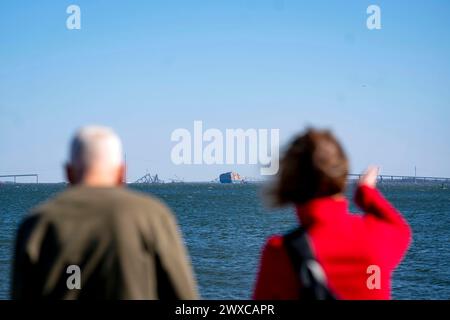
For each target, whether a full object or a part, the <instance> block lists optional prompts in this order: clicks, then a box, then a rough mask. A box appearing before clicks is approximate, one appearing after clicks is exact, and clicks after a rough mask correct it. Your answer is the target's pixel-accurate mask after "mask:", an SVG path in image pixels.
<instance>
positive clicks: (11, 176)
mask: <svg viewBox="0 0 450 320" xmlns="http://www.w3.org/2000/svg"><path fill="white" fill-rule="evenodd" d="M21 177H33V178H35V179H36V183H39V175H38V174H37V173H29V174H7V175H0V179H1V178H13V179H14V183H17V178H21Z"/></svg>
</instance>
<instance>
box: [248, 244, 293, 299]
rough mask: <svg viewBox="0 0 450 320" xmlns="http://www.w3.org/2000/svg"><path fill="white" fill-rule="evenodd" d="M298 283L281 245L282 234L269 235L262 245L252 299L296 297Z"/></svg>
mask: <svg viewBox="0 0 450 320" xmlns="http://www.w3.org/2000/svg"><path fill="white" fill-rule="evenodd" d="M298 292H299V284H298V281H297V277H296V275H295V273H294V270H293V267H292V265H291V261H290V260H289V256H288V255H287V252H286V250H285V249H284V245H283V237H282V236H273V237H271V238H270V239H269V240H268V241H267V243H266V245H265V246H264V249H263V252H262V257H261V265H260V270H259V273H258V276H257V280H256V286H255V291H254V293H253V299H255V300H290V299H298Z"/></svg>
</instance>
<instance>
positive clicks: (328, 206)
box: [253, 130, 411, 299]
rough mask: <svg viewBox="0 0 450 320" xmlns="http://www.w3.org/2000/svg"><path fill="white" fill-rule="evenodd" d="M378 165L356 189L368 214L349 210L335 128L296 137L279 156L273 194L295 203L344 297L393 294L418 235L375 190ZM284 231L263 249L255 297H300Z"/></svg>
mask: <svg viewBox="0 0 450 320" xmlns="http://www.w3.org/2000/svg"><path fill="white" fill-rule="evenodd" d="M377 175H378V169H377V168H375V167H370V168H369V169H368V170H367V172H366V173H365V174H364V175H363V177H362V178H361V180H360V182H359V184H358V187H357V189H356V194H355V202H356V204H357V205H358V206H359V207H360V208H361V209H362V210H363V211H364V214H363V215H353V214H350V213H349V209H348V201H347V200H346V198H345V196H344V191H345V187H346V181H347V176H348V160H347V157H346V155H345V153H344V151H343V149H342V147H341V146H340V144H339V142H338V141H337V140H336V139H335V137H334V136H333V135H332V134H331V133H330V132H328V131H317V130H308V131H307V132H306V133H305V134H304V135H302V136H299V137H297V138H296V139H295V140H294V141H293V143H292V144H291V145H290V147H289V149H288V150H287V152H286V154H285V156H284V158H283V159H282V161H281V163H280V172H279V175H278V180H277V182H276V183H275V187H274V188H273V190H272V196H273V199H274V201H275V204H278V205H285V204H292V205H294V206H295V208H296V212H297V216H298V219H299V221H300V225H301V226H302V227H303V228H304V229H306V231H307V235H308V236H309V242H310V246H311V249H312V251H313V253H314V255H315V258H316V260H317V261H318V262H319V264H320V265H321V267H322V269H323V270H324V272H325V275H326V280H327V285H328V288H329V289H330V290H331V292H332V293H333V294H334V296H335V297H336V298H338V299H390V297H391V276H392V272H393V271H394V269H395V267H396V266H397V265H398V264H399V263H400V261H401V259H402V257H403V255H404V254H405V252H406V250H407V248H408V245H409V243H410V239H411V230H410V228H409V226H408V224H407V222H406V221H405V220H404V219H403V218H402V216H401V215H400V213H399V212H398V211H397V210H396V209H395V208H394V207H393V206H392V205H391V204H390V203H389V202H388V201H387V200H386V199H385V198H384V197H383V196H382V195H381V193H380V192H379V191H378V190H377V189H376V181H377ZM284 242H285V240H284V238H283V237H282V236H280V235H275V236H272V237H271V238H269V239H268V241H267V243H266V245H265V247H264V249H263V253H262V258H261V266H260V270H259V274H258V277H257V282H256V287H255V292H254V295H253V297H254V298H255V299H299V298H301V297H300V292H301V291H300V288H301V283H300V280H299V277H298V276H297V273H296V272H295V270H294V267H293V265H292V263H291V260H290V257H289V255H288V252H287V250H286V246H285V243H284Z"/></svg>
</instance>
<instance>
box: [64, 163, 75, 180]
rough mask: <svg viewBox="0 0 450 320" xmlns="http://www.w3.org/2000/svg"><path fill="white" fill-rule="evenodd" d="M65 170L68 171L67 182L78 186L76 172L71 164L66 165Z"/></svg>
mask: <svg viewBox="0 0 450 320" xmlns="http://www.w3.org/2000/svg"><path fill="white" fill-rule="evenodd" d="M65 170H66V178H67V181H68V182H69V183H70V184H76V179H75V172H74V170H73V167H72V166H71V165H70V164H68V163H66V165H65Z"/></svg>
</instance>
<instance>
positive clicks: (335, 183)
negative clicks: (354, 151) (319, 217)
mask: <svg viewBox="0 0 450 320" xmlns="http://www.w3.org/2000/svg"><path fill="white" fill-rule="evenodd" d="M348 167H349V164H348V159H347V156H346V154H345V152H344V149H343V148H342V146H341V145H340V143H339V142H338V140H337V139H336V138H335V137H334V135H333V134H332V133H331V132H330V131H328V130H316V129H307V130H306V132H305V133H303V134H301V135H298V136H297V137H295V138H294V140H293V141H292V142H291V144H290V145H289V147H288V149H287V151H286V152H285V154H284V156H283V158H282V159H281V161H280V170H279V172H278V175H277V177H276V181H275V184H274V185H273V187H272V189H270V190H269V194H270V195H271V200H272V201H271V202H272V204H273V205H286V204H303V203H305V202H308V201H309V200H311V199H314V198H318V197H325V196H331V195H335V194H338V193H341V192H343V191H344V190H345V187H346V182H347V175H348Z"/></svg>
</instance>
